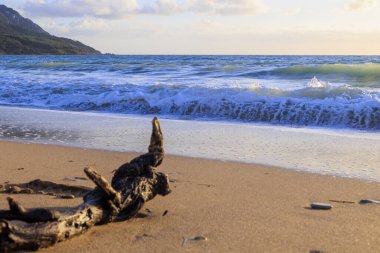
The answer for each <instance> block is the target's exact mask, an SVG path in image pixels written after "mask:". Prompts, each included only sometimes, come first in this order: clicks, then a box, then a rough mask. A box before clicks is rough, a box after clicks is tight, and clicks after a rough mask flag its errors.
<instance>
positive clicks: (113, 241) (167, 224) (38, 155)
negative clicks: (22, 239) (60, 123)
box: [0, 141, 380, 253]
mask: <svg viewBox="0 0 380 253" xmlns="http://www.w3.org/2000/svg"><path fill="white" fill-rule="evenodd" d="M0 152H1V154H2V155H4V156H3V157H6V159H4V158H3V159H1V160H0V170H1V171H2V172H3V173H1V175H0V183H4V181H10V183H24V182H28V181H31V180H34V179H37V178H40V179H41V180H49V181H53V182H55V183H64V184H73V185H84V186H90V187H93V185H92V183H91V182H89V181H79V182H75V181H65V180H64V178H66V177H75V176H78V177H83V175H84V174H83V167H85V166H87V165H92V166H94V167H95V169H96V170H97V171H99V173H101V174H103V175H104V176H105V177H106V178H108V179H109V178H110V177H112V173H111V172H112V170H113V169H115V168H117V167H118V166H119V165H120V164H121V163H124V162H125V161H128V160H130V159H131V158H132V157H134V155H135V154H131V153H125V152H113V151H100V150H90V149H81V148H72V147H71V148H70V147H62V146H54V145H41V144H25V143H15V142H4V141H0ZM20 168H23V169H22V170H19V169H20ZM159 170H160V171H163V172H165V173H168V174H169V177H170V178H171V179H172V181H174V182H172V183H171V187H172V190H173V192H172V193H171V194H169V195H168V196H165V197H158V198H155V199H154V200H152V201H151V202H148V203H147V204H146V206H145V207H144V208H142V209H141V211H140V213H142V214H143V215H146V216H145V217H144V218H133V219H131V220H130V221H127V222H120V223H113V224H109V225H104V226H97V227H95V228H93V229H91V230H90V231H89V232H87V233H86V234H84V235H81V236H79V237H76V238H73V239H72V240H69V241H67V242H63V243H59V244H57V245H56V246H54V247H51V248H48V249H45V250H42V251H41V252H47V253H48V252H73V251H81V252H103V251H104V250H107V251H109V252H110V253H111V252H112V253H113V252H120V251H121V250H123V251H128V252H152V251H153V250H154V251H155V252H178V251H184V252H280V251H281V252H309V251H311V250H320V251H323V252H377V250H378V248H379V247H380V241H379V240H378V237H379V236H380V229H379V228H378V226H377V224H378V223H379V222H380V206H379V205H374V204H372V205H359V204H358V203H357V202H358V201H359V200H360V199H364V198H372V199H378V198H380V194H379V193H378V192H379V189H380V183H378V182H367V181H362V180H358V179H350V178H340V177H331V176H324V175H318V174H312V173H304V172H296V171H291V170H286V169H285V170H284V169H282V168H276V167H272V166H263V165H254V164H244V163H237V162H228V161H216V160H207V159H200V158H189V157H178V156H172V155H167V156H166V158H165V159H164V163H163V164H162V166H160V167H159ZM6 196H7V195H0V208H1V209H4V208H6V201H5V198H6ZM13 197H15V198H16V200H18V201H20V203H21V204H23V205H24V206H26V207H41V206H43V207H54V208H63V207H67V206H73V205H76V204H79V203H80V202H81V200H80V199H73V200H62V199H56V198H54V197H52V196H42V195H41V196H40V195H22V194H19V195H13ZM330 200H341V201H354V202H355V203H354V204H343V203H334V202H330ZM312 201H318V202H326V203H329V202H330V203H331V204H333V206H334V207H333V209H332V210H330V211H315V210H309V209H307V207H308V206H309V204H310V202H312ZM146 208H148V209H149V210H150V212H148V211H147V210H146ZM165 210H168V212H167V215H165V216H162V214H163V213H164V212H165ZM195 236H205V237H207V241H199V242H198V241H189V242H187V243H186V244H185V245H183V238H190V237H195Z"/></svg>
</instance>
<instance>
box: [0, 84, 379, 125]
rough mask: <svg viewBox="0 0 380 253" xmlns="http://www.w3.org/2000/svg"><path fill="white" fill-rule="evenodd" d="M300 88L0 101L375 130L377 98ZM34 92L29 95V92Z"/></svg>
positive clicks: (86, 91) (64, 90) (96, 93)
mask: <svg viewBox="0 0 380 253" xmlns="http://www.w3.org/2000/svg"><path fill="white" fill-rule="evenodd" d="M311 82H314V84H313V85H309V86H306V87H304V88H300V89H293V90H289V89H280V88H266V87H263V86H261V85H258V84H255V85H252V86H249V87H246V88H239V87H235V88H207V87H188V86H179V85H170V86H169V85H151V86H135V85H127V86H122V87H119V86H115V87H104V89H103V90H99V89H91V87H86V88H83V87H76V88H73V86H69V87H60V88H59V89H58V88H47V87H44V89H39V88H37V87H35V88H36V90H35V91H31V90H30V88H29V91H26V90H24V89H18V90H13V93H12V94H6V93H4V92H0V103H2V104H8V105H9V104H12V105H29V106H35V107H40V108H41V107H42V108H52V109H53V108H54V109H63V110H74V111H103V112H114V113H128V114H161V115H170V116H175V117H178V118H192V119H197V118H204V119H219V120H238V121H243V122H264V123H271V124H285V125H299V126H339V127H349V128H357V129H367V130H380V97H379V94H378V93H366V92H364V91H363V90H361V89H359V88H352V87H348V86H339V87H332V86H329V85H322V86H319V85H317V86H316V87H314V86H315V83H316V82H319V81H318V80H317V79H316V78H315V80H312V81H311ZM31 93H32V94H34V95H33V96H31V95H30V94H31Z"/></svg>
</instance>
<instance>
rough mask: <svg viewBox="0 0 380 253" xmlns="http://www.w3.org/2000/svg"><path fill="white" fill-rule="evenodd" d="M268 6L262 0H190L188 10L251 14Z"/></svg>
mask: <svg viewBox="0 0 380 253" xmlns="http://www.w3.org/2000/svg"><path fill="white" fill-rule="evenodd" d="M266 9H267V6H266V5H265V4H264V3H263V2H262V1H261V0H189V1H188V11H192V12H203V13H215V14H222V15H242V14H243V15H244V14H245V15H249V14H256V13H259V12H263V11H265V10H266Z"/></svg>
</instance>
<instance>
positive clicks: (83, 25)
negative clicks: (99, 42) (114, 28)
mask: <svg viewBox="0 0 380 253" xmlns="http://www.w3.org/2000/svg"><path fill="white" fill-rule="evenodd" d="M42 27H43V28H44V29H45V30H47V31H49V32H50V33H52V34H59V35H60V36H67V35H69V36H75V35H94V34H96V33H98V32H100V31H101V30H102V29H103V28H104V27H105V22H104V20H101V19H94V18H84V19H81V20H78V21H73V22H70V23H66V24H62V23H56V22H49V23H46V24H43V25H42Z"/></svg>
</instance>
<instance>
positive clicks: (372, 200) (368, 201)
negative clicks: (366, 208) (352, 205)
mask: <svg viewBox="0 0 380 253" xmlns="http://www.w3.org/2000/svg"><path fill="white" fill-rule="evenodd" d="M359 204H380V201H378V200H374V199H362V200H360V201H359Z"/></svg>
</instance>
